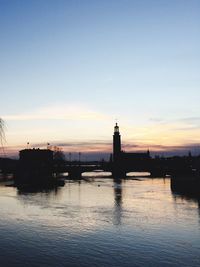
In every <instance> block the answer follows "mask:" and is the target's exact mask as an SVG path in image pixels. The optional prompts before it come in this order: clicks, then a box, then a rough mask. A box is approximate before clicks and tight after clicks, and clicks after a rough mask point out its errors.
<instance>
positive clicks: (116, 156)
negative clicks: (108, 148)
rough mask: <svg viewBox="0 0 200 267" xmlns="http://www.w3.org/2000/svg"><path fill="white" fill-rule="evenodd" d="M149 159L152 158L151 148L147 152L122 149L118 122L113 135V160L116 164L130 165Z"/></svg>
mask: <svg viewBox="0 0 200 267" xmlns="http://www.w3.org/2000/svg"><path fill="white" fill-rule="evenodd" d="M148 159H150V152H149V150H148V151H147V152H146V153H133V152H131V153H127V152H124V151H122V150H121V136H120V132H119V126H118V125H117V123H116V125H115V127H114V135H113V162H114V163H116V164H118V163H121V164H123V165H130V164H132V163H136V162H138V161H142V160H148Z"/></svg>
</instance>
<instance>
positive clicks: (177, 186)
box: [170, 179, 200, 217]
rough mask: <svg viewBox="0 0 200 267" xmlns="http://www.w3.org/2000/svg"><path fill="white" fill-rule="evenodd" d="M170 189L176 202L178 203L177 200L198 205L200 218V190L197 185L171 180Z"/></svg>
mask: <svg viewBox="0 0 200 267" xmlns="http://www.w3.org/2000/svg"><path fill="white" fill-rule="evenodd" d="M170 187H171V192H172V195H173V198H174V201H175V202H177V199H181V200H183V201H190V202H191V201H192V202H194V203H196V204H197V205H198V210H199V217H200V188H199V187H198V186H197V185H196V184H194V185H192V184H190V183H189V184H188V183H187V182H186V183H184V182H180V181H176V180H175V179H171V180H170Z"/></svg>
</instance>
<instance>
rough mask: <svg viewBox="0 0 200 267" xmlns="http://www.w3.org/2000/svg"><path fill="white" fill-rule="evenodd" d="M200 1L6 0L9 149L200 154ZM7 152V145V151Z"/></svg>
mask: <svg viewBox="0 0 200 267" xmlns="http://www.w3.org/2000/svg"><path fill="white" fill-rule="evenodd" d="M199 14H200V1H199V0H190V1H188V0H167V1H166V0H109V1H108V0H101V1H99V0H98V1H97V0H71V1H70V0H69V1H68V0H58V1H55V0H43V1H41V0H0V93H1V105H0V117H1V118H3V119H4V121H5V124H6V129H5V135H6V141H5V142H4V147H5V153H6V155H12V156H13V155H17V153H18V151H19V150H20V149H23V148H25V147H26V144H27V142H29V143H30V146H31V147H40V148H42V147H45V146H46V143H47V142H48V143H50V144H51V145H52V146H59V147H61V148H62V149H63V151H65V152H66V153H68V152H72V153H74V155H75V154H77V153H78V152H79V151H81V152H82V153H85V154H87V153H91V154H98V155H99V156H101V155H103V153H110V152H111V151H112V134H113V127H114V124H115V122H116V120H117V121H118V124H119V126H120V132H121V135H122V142H123V149H125V150H127V151H130V150H131V151H138V150H146V149H148V148H149V149H150V151H161V152H162V153H164V152H166V151H176V152H177V151H178V152H180V151H182V150H183V151H184V152H185V151H188V150H189V149H191V150H193V151H194V152H195V153H198V151H199V153H200V149H199V148H200V107H199V103H200V75H199V73H200V49H199V47H200V16H199ZM0 153H1V154H2V153H3V150H1V152H0Z"/></svg>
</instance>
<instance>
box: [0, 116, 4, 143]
mask: <svg viewBox="0 0 200 267" xmlns="http://www.w3.org/2000/svg"><path fill="white" fill-rule="evenodd" d="M4 128H5V124H4V121H3V119H1V118H0V142H1V146H3V141H4V140H5V133H4Z"/></svg>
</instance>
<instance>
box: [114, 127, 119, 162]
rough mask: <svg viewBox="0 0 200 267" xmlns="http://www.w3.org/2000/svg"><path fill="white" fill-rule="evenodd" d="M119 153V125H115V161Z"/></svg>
mask: <svg viewBox="0 0 200 267" xmlns="http://www.w3.org/2000/svg"><path fill="white" fill-rule="evenodd" d="M120 154H121V136H120V133H119V126H118V125H117V123H116V125H115V127H114V135H113V160H114V162H116V161H117V160H118V159H119V157H120Z"/></svg>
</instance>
